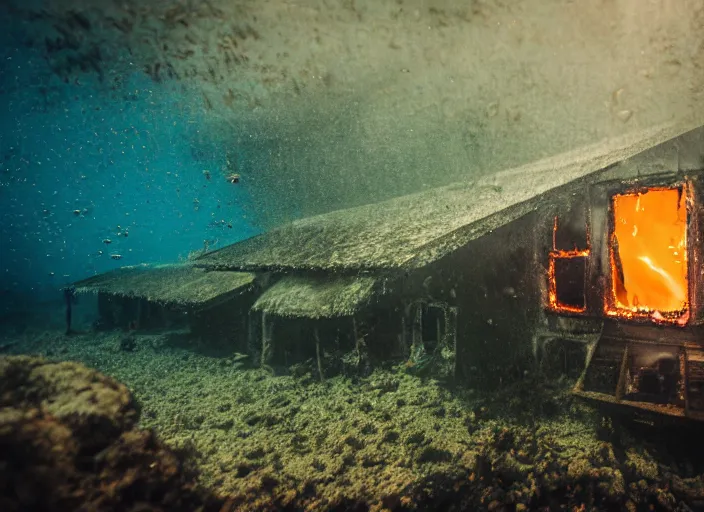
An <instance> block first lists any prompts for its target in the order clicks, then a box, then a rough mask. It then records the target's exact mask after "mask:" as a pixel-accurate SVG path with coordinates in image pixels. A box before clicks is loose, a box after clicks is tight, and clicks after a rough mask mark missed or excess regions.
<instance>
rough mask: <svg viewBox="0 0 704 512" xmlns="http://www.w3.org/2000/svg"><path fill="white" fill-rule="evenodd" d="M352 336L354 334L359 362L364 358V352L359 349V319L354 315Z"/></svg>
mask: <svg viewBox="0 0 704 512" xmlns="http://www.w3.org/2000/svg"><path fill="white" fill-rule="evenodd" d="M352 336H354V350H355V352H357V364H359V362H360V361H361V360H362V353H361V351H360V350H359V331H358V330H357V319H356V318H355V317H354V315H352Z"/></svg>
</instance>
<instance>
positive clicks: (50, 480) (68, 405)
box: [0, 356, 222, 512]
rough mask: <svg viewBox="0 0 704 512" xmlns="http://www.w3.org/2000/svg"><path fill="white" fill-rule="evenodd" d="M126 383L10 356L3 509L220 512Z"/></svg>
mask: <svg viewBox="0 0 704 512" xmlns="http://www.w3.org/2000/svg"><path fill="white" fill-rule="evenodd" d="M136 419H137V409H136V407H135V405H134V403H133V401H132V398H131V396H130V394H129V392H128V391H127V389H126V388H125V386H123V385H122V384H119V383H118V382H116V381H114V380H113V379H111V378H109V377H106V376H104V375H101V374H100V373H98V372H96V371H94V370H90V369H88V368H86V367H84V366H82V365H79V364H76V363H52V362H49V361H46V360H43V359H39V358H34V357H27V356H17V357H3V358H0V482H3V488H2V492H1V493H0V510H3V511H9V512H13V511H23V510H54V511H73V510H137V508H139V509H140V510H150V511H162V510H163V511H166V510H169V511H177V510H178V511H184V512H185V511H191V510H203V511H211V510H212V511H216V510H219V509H220V507H221V506H222V500H220V499H218V498H215V497H213V496H211V495H210V494H208V493H206V492H205V491H203V490H201V489H200V488H198V487H197V486H196V484H195V482H194V480H193V479H192V477H191V476H188V475H186V474H185V473H184V471H183V470H182V463H181V461H180V460H179V458H178V457H177V456H176V455H175V454H174V453H173V452H172V451H171V450H169V449H168V448H166V447H165V446H164V445H162V444H161V442H160V441H159V440H158V439H157V438H156V437H155V436H154V434H153V433H151V432H146V431H140V430H135V429H134V428H133V426H134V423H135V421H136Z"/></svg>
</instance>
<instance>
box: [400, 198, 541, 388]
mask: <svg viewBox="0 0 704 512" xmlns="http://www.w3.org/2000/svg"><path fill="white" fill-rule="evenodd" d="M538 219H539V214H538V213H537V212H534V213H531V214H528V215H526V216H524V217H522V218H520V219H518V220H516V221H514V222H512V223H509V224H507V225H505V226H503V227H501V228H499V229H497V230H495V231H494V232H492V233H491V234H488V235H486V236H484V237H482V238H480V239H478V240H476V241H474V242H473V243H471V244H469V245H468V246H466V247H464V248H462V249H460V250H458V251H456V252H454V253H453V254H451V255H448V256H447V257H445V258H443V259H441V260H439V261H437V262H436V263H434V264H432V265H429V266H428V267H426V268H424V269H422V270H420V271H417V272H414V273H413V274H410V275H408V276H407V277H406V279H405V290H404V293H405V296H406V297H416V298H419V299H422V300H427V301H430V302H444V303H446V304H447V306H448V307H452V308H457V319H456V336H457V344H456V355H455V358H456V363H455V364H456V368H455V378H456V380H457V382H458V383H462V384H465V385H470V386H495V385H498V384H500V383H502V382H506V381H508V380H511V379H515V378H517V377H520V376H522V375H523V374H524V372H526V371H531V370H532V346H531V337H532V333H533V331H534V329H535V326H536V324H537V322H538V321H539V312H540V304H541V290H540V288H539V286H538V281H539V279H536V276H540V275H541V272H542V271H541V270H540V269H539V268H537V267H536V262H535V258H534V229H535V226H536V225H537V222H538Z"/></svg>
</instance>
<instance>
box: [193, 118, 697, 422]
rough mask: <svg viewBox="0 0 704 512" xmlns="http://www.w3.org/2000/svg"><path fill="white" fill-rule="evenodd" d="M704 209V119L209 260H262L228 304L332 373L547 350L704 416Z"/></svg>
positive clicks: (221, 269)
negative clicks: (245, 290) (243, 295)
mask: <svg viewBox="0 0 704 512" xmlns="http://www.w3.org/2000/svg"><path fill="white" fill-rule="evenodd" d="M703 225H704V127H703V126H702V122H701V121H693V122H688V123H679V124H675V123H673V124H667V125H663V126H658V127H654V128H651V129H648V130H643V131H640V132H636V133H630V134H627V135H625V136H622V137H619V138H613V139H608V140H606V141H603V142H601V143H598V144H594V145H591V146H588V147H584V148H581V149H579V150H576V151H572V152H569V153H565V154H561V155H557V156H554V157H551V158H547V159H544V160H540V161H538V162H535V163H532V164H529V165H524V166H521V167H518V168H515V169H510V170H506V171H502V172H498V173H494V174H491V175H487V176H483V177H481V178H479V179H476V180H473V181H469V182H466V183H457V184H453V185H449V186H445V187H440V188H436V189H432V190H427V191H423V192H419V193H416V194H412V195H408V196H403V197H398V198H394V199H391V200H388V201H384V202H381V203H376V204H370V205H364V206H360V207H355V208H349V209H346V210H339V211H334V212H330V213H326V214H323V215H317V216H314V217H309V218H304V219H300V220H297V221H294V222H292V223H290V224H288V225H284V226H281V227H279V228H277V229H274V230H271V231H269V232H267V233H265V234H262V235H259V236H255V237H253V238H250V239H247V240H244V241H241V242H238V243H236V244H233V245H230V246H227V247H224V248H222V249H219V250H216V251H213V252H210V253H207V254H205V255H203V256H201V257H200V258H198V259H197V260H195V261H194V262H193V264H194V265H195V266H196V267H198V269H200V271H207V272H208V273H210V272H218V273H219V274H223V275H224V274H227V273H228V272H231V273H242V274H247V275H252V276H257V277H256V278H254V277H252V280H253V281H252V282H255V283H257V285H256V286H253V287H252V288H251V290H252V291H251V292H250V295H247V297H248V299H247V300H245V301H240V302H238V303H236V304H235V303H234V302H231V303H230V302H229V301H221V302H220V306H219V307H221V308H222V310H223V311H227V310H229V311H231V312H232V314H238V315H242V314H246V316H247V318H248V320H247V324H246V325H247V346H248V347H249V350H250V352H255V353H256V354H255V356H256V358H257V359H258V360H259V361H261V364H262V365H265V366H267V365H271V366H276V365H289V364H292V363H293V362H295V361H300V360H302V359H308V360H311V361H315V362H316V365H317V372H319V374H320V377H321V378H324V376H325V375H326V373H328V372H329V371H331V367H333V366H337V367H338V368H337V369H336V370H342V371H344V370H345V368H347V367H352V368H353V369H356V370H357V371H358V370H360V369H364V368H367V367H368V366H369V365H370V364H372V363H374V362H376V363H377V364H378V363H380V362H381V363H382V364H383V362H385V361H394V362H403V363H404V364H405V365H406V366H407V367H408V368H409V369H410V370H412V371H418V372H423V371H425V372H428V373H431V374H433V375H435V376H438V377H444V378H454V379H455V380H456V381H457V382H463V383H468V384H471V385H484V384H487V385H490V384H496V383H499V382H501V381H502V380H505V379H512V378H516V377H518V376H521V375H523V374H524V373H525V372H533V371H536V361H537V364H538V367H539V368H540V367H543V368H545V369H551V368H554V367H555V365H558V366H559V367H560V368H561V369H562V371H567V372H571V373H573V374H574V375H575V377H576V376H579V380H578V383H577V387H576V389H575V392H576V393H578V394H580V395H582V396H585V397H587V398H592V399H596V400H600V401H602V402H608V403H613V404H620V405H628V406H632V407H635V408H637V409H639V410H645V409H647V410H655V411H658V412H663V413H665V414H669V415H673V416H687V417H696V418H699V417H701V418H704V330H703V329H704V267H703V264H702V258H704V234H703V230H702V226H703ZM194 271H195V269H194ZM206 275H207V274H206ZM242 308H245V309H242ZM236 312H237V313H236ZM206 324H207V322H206ZM206 329H207V328H206ZM240 343H242V342H240Z"/></svg>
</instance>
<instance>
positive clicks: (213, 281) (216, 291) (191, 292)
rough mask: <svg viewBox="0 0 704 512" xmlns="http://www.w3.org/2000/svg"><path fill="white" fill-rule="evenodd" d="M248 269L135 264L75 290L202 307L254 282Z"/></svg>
mask: <svg viewBox="0 0 704 512" xmlns="http://www.w3.org/2000/svg"><path fill="white" fill-rule="evenodd" d="M254 278H255V275H254V274H252V273H249V272H217V271H214V272H210V271H207V270H205V269H202V268H195V267H192V266H190V265H136V266H130V267H122V268H119V269H116V270H113V271H110V272H106V273H104V274H100V275H97V276H93V277H89V278H87V279H83V280H82V281H78V282H77V283H75V284H74V287H75V289H76V292H78V293H87V292H94V293H97V292H102V293H108V294H111V295H119V296H123V297H139V298H143V299H147V300H150V301H154V302H161V303H164V304H172V305H181V306H186V305H191V306H203V305H205V304H207V303H210V302H211V301H214V300H216V299H224V298H227V297H229V296H230V295H231V294H233V293H236V292H238V291H241V289H242V288H244V287H246V286H248V285H250V284H251V283H252V282H253V281H254Z"/></svg>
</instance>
